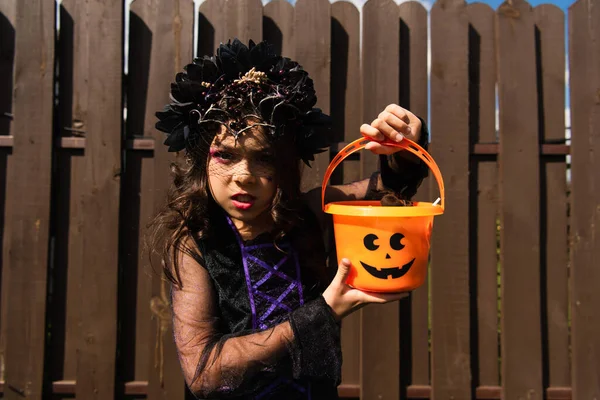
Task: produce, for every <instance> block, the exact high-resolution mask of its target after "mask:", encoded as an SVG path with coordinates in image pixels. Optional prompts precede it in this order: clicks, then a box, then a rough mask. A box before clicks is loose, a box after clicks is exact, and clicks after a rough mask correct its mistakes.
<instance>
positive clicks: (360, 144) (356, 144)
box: [321, 138, 446, 211]
mask: <svg viewBox="0 0 600 400" xmlns="http://www.w3.org/2000/svg"><path fill="white" fill-rule="evenodd" d="M371 140H372V139H367V138H360V139H357V140H355V141H353V142H352V143H350V144H348V145H347V146H346V147H344V148H343V149H342V150H340V151H339V152H338V154H337V155H336V156H335V157H334V158H333V160H332V161H331V163H330V164H329V167H327V171H325V176H324V177H323V184H322V186H321V208H322V209H323V211H325V190H326V189H327V183H328V182H329V178H331V174H332V173H333V171H334V170H335V168H336V167H337V166H338V165H340V163H341V162H342V161H344V160H345V159H346V157H348V156H349V155H350V154H352V153H355V152H357V151H359V150H362V149H364V148H365V146H366V145H367V143H369V142H370V141H371ZM379 143H381V144H383V145H386V146H391V147H398V148H400V149H404V150H407V151H410V152H411V153H413V154H414V155H416V156H417V157H419V158H420V159H421V160H423V162H424V163H425V164H426V165H427V166H428V167H429V169H431V171H432V172H433V176H434V177H435V180H436V181H437V184H438V187H439V189H440V198H441V204H440V207H442V210H444V207H445V205H446V202H445V200H446V196H445V193H444V180H443V179H442V173H441V172H440V169H439V167H438V166H437V164H436V162H435V161H434V159H433V158H432V157H431V155H429V153H428V152H427V151H426V150H425V149H424V148H422V147H421V146H419V145H418V144H417V143H415V142H413V141H412V140H410V139H406V138H404V139H402V140H401V141H400V142H392V141H391V140H385V141H383V142H379Z"/></svg>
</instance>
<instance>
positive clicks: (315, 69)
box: [294, 0, 331, 191]
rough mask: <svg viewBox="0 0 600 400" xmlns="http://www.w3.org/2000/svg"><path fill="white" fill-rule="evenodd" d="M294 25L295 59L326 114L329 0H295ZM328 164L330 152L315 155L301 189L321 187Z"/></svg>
mask: <svg viewBox="0 0 600 400" xmlns="http://www.w3.org/2000/svg"><path fill="white" fill-rule="evenodd" d="M295 9H296V13H295V19H294V24H295V26H296V28H295V29H296V31H297V32H303V34H302V35H296V36H295V38H296V59H297V61H298V63H299V64H300V65H302V67H303V68H304V69H305V70H306V71H308V73H309V74H310V76H311V78H312V80H313V82H314V85H315V90H316V92H317V98H318V100H317V105H316V107H319V108H320V109H322V110H323V112H324V113H326V114H328V113H329V109H330V89H329V80H330V78H331V75H330V71H331V4H330V3H329V0H298V1H297V2H296V6H295ZM328 165H329V153H328V152H323V153H321V154H317V155H315V160H314V161H313V162H312V163H311V168H305V169H304V172H303V175H302V190H303V191H306V190H309V189H312V188H314V187H318V186H321V181H322V179H323V175H324V174H325V171H326V170H327V166H328Z"/></svg>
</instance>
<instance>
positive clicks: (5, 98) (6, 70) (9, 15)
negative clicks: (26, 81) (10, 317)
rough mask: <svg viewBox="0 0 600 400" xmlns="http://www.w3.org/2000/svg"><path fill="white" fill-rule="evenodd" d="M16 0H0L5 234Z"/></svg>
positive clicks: (2, 303) (2, 338)
mask: <svg viewBox="0 0 600 400" xmlns="http://www.w3.org/2000/svg"><path fill="white" fill-rule="evenodd" d="M16 8H17V2H16V0H9V1H3V2H0V88H2V90H0V135H2V136H0V147H2V151H1V152H0V207H1V208H0V210H3V211H2V212H0V235H1V236H2V237H4V232H5V231H6V228H7V227H6V224H5V220H4V210H5V201H6V164H7V161H8V158H9V153H10V151H7V150H8V149H6V148H7V147H8V148H10V147H12V145H13V139H14V137H13V136H12V133H13V131H12V118H9V117H8V115H12V109H13V107H12V101H13V83H14V77H13V69H14V62H15V21H16ZM3 257H4V254H3V253H0V366H3V365H4V364H5V355H6V320H7V310H8V289H9V286H8V284H9V282H10V277H9V271H10V270H9V268H5V267H4V265H5V263H4V258H3ZM0 380H2V381H3V380H4V368H2V369H1V370H0Z"/></svg>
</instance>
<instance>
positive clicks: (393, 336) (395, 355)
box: [360, 0, 400, 399]
mask: <svg viewBox="0 0 600 400" xmlns="http://www.w3.org/2000/svg"><path fill="white" fill-rule="evenodd" d="M399 24H400V18H399V10H398V6H397V5H396V3H394V2H393V1H391V0H369V1H367V3H366V4H365V5H364V6H363V43H368V45H366V46H363V53H362V59H363V64H362V68H363V80H362V84H363V96H364V97H363V120H364V122H365V123H370V122H371V121H372V120H374V119H375V118H377V116H378V115H379V113H380V112H381V111H383V109H384V108H385V106H386V105H388V104H390V103H396V104H397V103H398V99H399V96H398V88H399V81H398V76H399V66H398V60H399V43H400V42H399V40H400V36H399ZM390 32H392V33H393V34H390ZM376 169H377V157H376V156H374V155H373V154H368V152H363V153H361V176H362V177H363V178H368V177H369V176H370V175H371V174H372V173H373V172H374V171H375V170H376ZM398 309H399V305H398V303H397V302H394V303H390V304H385V305H383V306H381V305H378V306H371V307H367V308H365V309H363V310H362V311H361V314H362V315H361V319H362V321H361V322H362V324H361V325H362V332H361V360H362V365H361V381H360V385H361V392H360V396H361V398H363V399H377V398H382V399H398V398H400V384H399V383H397V382H398V378H399V376H400V375H399V374H400V365H399V364H400V354H399V352H400V348H399V339H398V338H399V335H400V331H399V328H400V326H399V313H398ZM382 343H385V346H382Z"/></svg>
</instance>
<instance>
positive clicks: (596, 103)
mask: <svg viewBox="0 0 600 400" xmlns="http://www.w3.org/2000/svg"><path fill="white" fill-rule="evenodd" d="M599 21H600V9H599V8H598V2H597V1H589V0H579V1H578V2H576V3H575V4H573V5H572V6H571V7H570V9H569V49H570V51H569V71H570V77H571V82H570V88H571V124H572V125H571V132H572V142H571V143H572V158H571V161H572V170H571V176H572V202H571V210H572V214H571V226H572V230H571V271H570V277H571V318H572V320H571V323H572V327H571V357H572V370H571V382H572V385H573V398H575V399H581V398H583V399H586V398H589V399H592V398H594V397H595V398H600V380H599V379H598V376H600V322H599V320H598V316H597V310H598V304H600V295H599V292H598V285H597V283H598V282H600V271H599V269H598V267H597V265H598V259H599V258H600V176H599V174H598V172H597V171H598V170H600V72H599V71H600V23H599Z"/></svg>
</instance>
